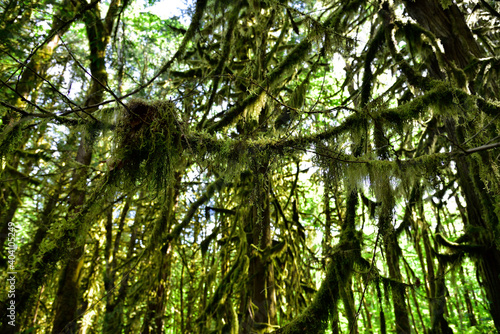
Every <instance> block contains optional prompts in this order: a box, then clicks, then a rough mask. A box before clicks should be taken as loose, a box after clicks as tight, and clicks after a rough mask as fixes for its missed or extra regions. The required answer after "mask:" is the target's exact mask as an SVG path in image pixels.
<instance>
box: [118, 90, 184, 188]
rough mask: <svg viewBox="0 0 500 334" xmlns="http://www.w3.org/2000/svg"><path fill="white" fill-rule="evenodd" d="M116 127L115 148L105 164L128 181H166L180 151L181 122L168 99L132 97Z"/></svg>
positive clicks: (159, 184)
mask: <svg viewBox="0 0 500 334" xmlns="http://www.w3.org/2000/svg"><path fill="white" fill-rule="evenodd" d="M123 113H124V116H123V117H122V118H121V119H120V120H119V121H118V124H117V127H116V148H115V151H114V153H113V157H112V160H111V161H110V163H109V166H110V168H111V169H116V170H119V171H120V172H121V173H123V177H122V180H123V179H126V180H129V181H131V182H135V181H151V180H152V181H153V182H154V184H155V186H156V187H157V188H162V187H164V186H165V185H166V184H167V183H168V179H169V178H170V177H171V175H172V171H173V169H174V166H175V164H176V163H177V162H178V161H179V159H180V155H181V153H182V146H181V136H182V135H183V133H182V131H181V124H180V122H179V121H178V120H177V119H176V117H175V106H174V104H173V103H172V102H170V101H153V102H149V101H145V100H139V99H135V100H132V101H131V102H130V103H129V104H128V110H124V112H123Z"/></svg>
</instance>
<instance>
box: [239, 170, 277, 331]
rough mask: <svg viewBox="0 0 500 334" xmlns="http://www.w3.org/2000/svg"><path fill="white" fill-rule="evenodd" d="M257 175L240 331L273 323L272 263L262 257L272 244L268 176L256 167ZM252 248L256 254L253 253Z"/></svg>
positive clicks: (274, 307) (275, 310)
mask: <svg viewBox="0 0 500 334" xmlns="http://www.w3.org/2000/svg"><path fill="white" fill-rule="evenodd" d="M258 174H260V175H258V176H256V178H257V177H262V180H259V181H257V183H260V184H259V185H258V186H257V187H258V190H257V191H256V195H255V196H257V201H258V202H257V204H256V205H254V206H253V207H252V208H251V215H250V224H251V225H250V226H251V228H252V234H251V244H253V245H254V246H255V247H257V248H258V250H256V249H255V248H254V247H253V246H251V245H250V246H249V248H248V249H249V252H250V254H249V257H250V267H249V270H248V275H249V284H248V286H249V290H250V291H249V296H248V301H247V304H246V306H245V307H246V310H245V316H244V321H243V324H242V330H243V331H248V332H252V331H255V330H263V329H264V328H267V327H270V326H273V325H276V324H277V318H276V315H277V308H276V291H275V290H276V288H275V283H274V266H273V262H272V261H271V260H270V259H266V258H265V257H264V256H263V254H265V251H266V249H268V248H269V247H271V246H272V238H271V212H270V202H269V193H268V191H267V189H269V187H270V184H269V182H270V181H269V178H268V176H267V175H266V168H265V167H262V166H261V167H260V168H259V171H258ZM256 251H257V252H258V253H260V254H256Z"/></svg>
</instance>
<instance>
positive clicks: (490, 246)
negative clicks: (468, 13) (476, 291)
mask: <svg viewBox="0 0 500 334" xmlns="http://www.w3.org/2000/svg"><path fill="white" fill-rule="evenodd" d="M405 4H406V8H407V10H408V13H409V14H410V16H411V17H413V18H414V19H415V20H416V21H417V22H418V23H419V24H421V25H422V26H423V27H424V28H426V29H428V30H430V31H431V32H432V33H434V34H435V35H436V37H438V38H439V39H440V40H441V43H442V44H443V47H444V50H445V56H446V59H447V60H448V61H452V62H454V63H455V65H456V66H458V67H459V68H462V69H463V68H465V67H466V66H467V65H468V64H469V62H470V61H471V59H472V58H473V57H476V58H481V57H483V55H484V52H483V51H482V50H481V48H480V47H479V45H478V43H477V42H476V40H475V39H474V36H473V35H472V32H471V31H470V29H469V27H468V26H467V23H466V21H465V18H464V16H463V15H462V13H461V12H460V10H459V8H458V7H457V5H455V4H451V5H450V6H448V7H447V8H446V9H443V6H442V4H441V2H439V1H437V0H422V1H405ZM469 88H470V89H471V90H472V89H473V85H469ZM457 112H458V110H457ZM445 126H446V131H447V132H448V135H449V137H450V139H451V140H452V142H453V143H462V142H463V140H460V141H459V140H458V139H463V138H460V137H462V136H460V135H459V132H458V131H457V130H459V129H457V127H456V125H455V122H454V120H452V119H448V120H447V121H446V124H445ZM465 126H467V125H465ZM454 146H455V145H454ZM456 149H459V148H456ZM456 162H457V171H458V176H459V185H460V188H461V189H462V192H463V195H464V197H465V201H466V203H467V207H466V210H467V218H468V219H467V222H466V224H468V225H471V226H474V227H477V228H481V229H484V233H485V234H490V235H495V234H494V232H493V231H495V230H497V229H498V218H497V217H496V216H494V215H493V216H492V215H490V213H491V212H495V207H493V206H491V205H490V204H489V203H495V201H494V200H491V199H489V198H487V197H489V196H490V194H486V193H485V192H484V188H483V187H480V184H478V183H480V177H479V175H478V169H477V168H471V166H470V162H469V161H468V160H467V158H466V157H458V158H457V160H456ZM481 196H483V197H486V198H483V200H481ZM485 205H486V206H485ZM497 205H498V204H497ZM483 214H484V215H485V216H486V217H487V218H485V216H483ZM473 239H474V238H473ZM470 241H473V242H474V243H476V244H480V245H484V246H485V247H486V248H487V250H485V251H484V252H482V253H481V254H480V255H479V259H478V261H477V267H478V269H479V273H480V275H481V278H482V283H483V285H484V288H485V290H486V295H487V298H488V300H489V302H490V312H491V315H492V318H493V321H494V323H495V327H496V329H497V330H498V331H500V250H499V249H498V246H495V242H494V241H493V240H485V238H484V235H483V236H481V237H480V238H479V239H478V240H470Z"/></svg>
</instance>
